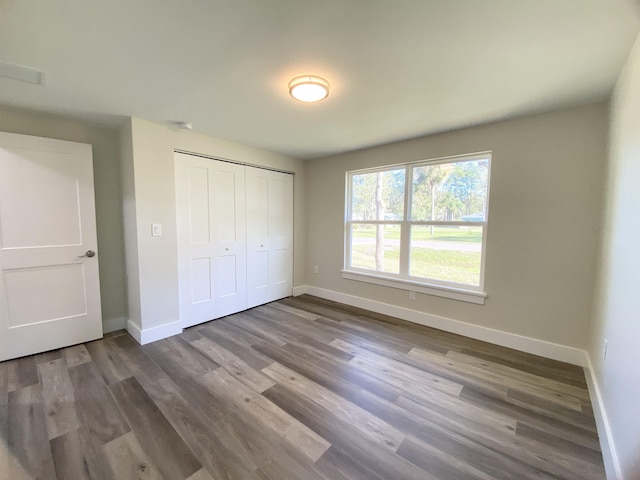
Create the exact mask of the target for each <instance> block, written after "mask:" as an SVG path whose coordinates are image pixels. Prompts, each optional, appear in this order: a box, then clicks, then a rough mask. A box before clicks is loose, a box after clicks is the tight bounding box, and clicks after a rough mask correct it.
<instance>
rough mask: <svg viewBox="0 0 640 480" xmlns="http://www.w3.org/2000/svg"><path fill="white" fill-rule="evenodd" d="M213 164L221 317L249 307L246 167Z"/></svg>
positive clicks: (218, 290) (215, 269) (216, 278)
mask: <svg viewBox="0 0 640 480" xmlns="http://www.w3.org/2000/svg"><path fill="white" fill-rule="evenodd" d="M209 161H210V162H211V163H212V164H213V179H214V180H213V185H212V189H211V194H212V196H213V199H214V200H213V205H214V209H213V225H214V227H213V232H214V236H215V240H214V243H215V247H216V259H215V264H214V275H215V282H214V284H215V292H216V301H217V304H218V308H217V313H218V315H217V316H218V317H222V316H225V315H229V314H231V313H235V312H239V311H241V310H244V309H245V308H247V293H246V292H247V287H246V285H247V243H246V219H245V209H246V207H245V178H244V166H242V165H236V164H233V163H228V162H220V161H214V160H209Z"/></svg>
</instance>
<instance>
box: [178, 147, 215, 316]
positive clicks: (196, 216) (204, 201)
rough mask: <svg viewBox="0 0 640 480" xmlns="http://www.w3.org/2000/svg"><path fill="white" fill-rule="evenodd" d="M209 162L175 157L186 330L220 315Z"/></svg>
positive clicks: (180, 264)
mask: <svg viewBox="0 0 640 480" xmlns="http://www.w3.org/2000/svg"><path fill="white" fill-rule="evenodd" d="M212 181H213V171H212V168H211V165H210V160H206V159H202V158H198V157H194V156H190V155H184V154H176V209H177V227H178V246H179V248H178V263H179V265H178V266H179V269H178V271H179V296H180V318H181V319H182V321H183V326H184V327H190V326H192V325H196V324H198V323H202V322H206V321H208V320H211V319H213V318H216V316H217V309H216V301H215V291H214V290H215V289H214V275H213V267H214V264H215V253H216V249H215V245H214V243H213V235H212V224H211V216H212V210H213V205H212V198H211V193H210V192H211V183H212Z"/></svg>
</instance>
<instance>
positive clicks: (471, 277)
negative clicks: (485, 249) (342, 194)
mask: <svg viewBox="0 0 640 480" xmlns="http://www.w3.org/2000/svg"><path fill="white" fill-rule="evenodd" d="M399 256H400V249H399V248H398V247H387V248H385V251H384V270H383V271H385V272H389V273H396V274H397V273H399V271H400V269H399V265H400V260H399ZM351 264H352V265H353V266H354V267H359V268H366V269H369V270H375V269H376V252H375V245H354V247H353V252H352V258H351ZM410 269H411V272H410V274H411V276H414V277H422V278H433V279H436V280H444V281H449V282H458V283H464V284H467V285H478V283H479V281H480V252H461V251H455V250H435V249H430V248H414V249H413V250H412V251H411V265H410Z"/></svg>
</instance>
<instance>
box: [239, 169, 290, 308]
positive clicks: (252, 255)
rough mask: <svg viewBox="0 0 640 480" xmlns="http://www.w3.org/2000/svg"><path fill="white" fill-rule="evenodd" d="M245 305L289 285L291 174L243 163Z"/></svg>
mask: <svg viewBox="0 0 640 480" xmlns="http://www.w3.org/2000/svg"><path fill="white" fill-rule="evenodd" d="M246 185H247V307H255V306H256V305H261V304H263V303H267V302H272V301H274V300H278V299H280V298H284V297H288V296H290V295H291V293H292V288H293V175H290V174H286V173H280V172H274V171H270V170H264V169H260V168H254V167H246Z"/></svg>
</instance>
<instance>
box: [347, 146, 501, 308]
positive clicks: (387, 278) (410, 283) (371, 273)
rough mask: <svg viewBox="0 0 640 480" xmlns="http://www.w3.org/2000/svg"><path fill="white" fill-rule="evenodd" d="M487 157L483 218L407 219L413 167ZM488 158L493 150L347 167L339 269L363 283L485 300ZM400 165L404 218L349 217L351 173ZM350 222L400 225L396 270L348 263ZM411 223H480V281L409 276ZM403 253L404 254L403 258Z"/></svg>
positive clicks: (390, 169)
mask: <svg viewBox="0 0 640 480" xmlns="http://www.w3.org/2000/svg"><path fill="white" fill-rule="evenodd" d="M485 159H488V165H487V193H486V195H487V199H486V205H487V206H486V216H485V220H484V221H483V222H462V221H451V222H448V221H441V220H434V221H430V220H427V221H422V220H416V221H413V220H410V217H411V204H410V192H411V190H412V185H413V171H414V168H416V167H422V166H431V165H439V164H452V163H459V162H465V161H474V160H485ZM491 160H492V151H484V152H476V153H471V154H464V155H455V156H450V157H439V158H434V159H430V160H419V161H415V162H405V163H397V164H393V165H382V166H379V167H371V168H365V169H359V170H350V171H348V172H346V176H345V181H346V185H347V188H345V221H344V268H343V270H342V277H343V278H345V279H348V280H356V281H362V282H366V283H374V284H377V285H384V286H388V287H392V288H399V289H402V290H409V291H414V292H419V293H425V294H428V295H436V296H442V297H447V298H453V299H456V300H462V301H467V302H471V303H479V304H484V300H485V298H486V297H487V293H486V292H485V291H484V285H485V284H484V282H485V265H486V253H487V249H486V247H487V226H488V223H489V198H490V188H491V163H492V162H491ZM399 168H404V169H405V188H404V218H403V220H353V218H352V215H351V214H352V212H351V210H352V208H351V199H352V185H353V182H352V177H353V176H354V175H360V174H366V173H378V172H387V171H392V170H398V169H399ZM353 224H365V225H399V226H400V228H401V234H400V259H399V264H400V265H399V273H398V274H394V273H389V272H378V271H375V270H368V269H362V268H358V267H353V266H350V265H351V232H352V225H353ZM414 225H424V226H431V225H434V226H438V225H440V226H441V225H447V226H455V225H458V226H477V227H482V229H483V231H482V244H481V252H480V254H481V258H480V281H479V285H469V284H463V283H456V282H447V281H444V280H437V279H430V278H423V277H412V276H411V275H409V270H408V269H409V267H410V262H409V258H410V255H411V248H410V245H411V235H410V230H411V227H412V226H414ZM405 257H406V258H405Z"/></svg>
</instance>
